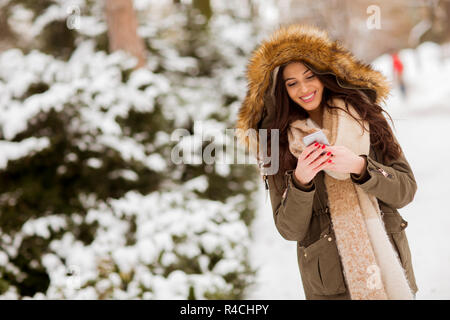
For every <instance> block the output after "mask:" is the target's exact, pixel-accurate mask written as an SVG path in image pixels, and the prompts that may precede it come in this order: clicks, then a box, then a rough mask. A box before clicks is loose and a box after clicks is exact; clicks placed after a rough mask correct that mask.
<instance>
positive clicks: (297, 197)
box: [237, 25, 418, 299]
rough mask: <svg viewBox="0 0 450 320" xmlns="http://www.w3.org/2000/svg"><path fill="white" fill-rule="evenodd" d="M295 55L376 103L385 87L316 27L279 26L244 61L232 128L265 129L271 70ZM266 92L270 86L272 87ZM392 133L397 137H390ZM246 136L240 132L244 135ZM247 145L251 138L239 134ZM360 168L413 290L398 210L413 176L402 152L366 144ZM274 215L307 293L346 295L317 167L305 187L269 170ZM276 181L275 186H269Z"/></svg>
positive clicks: (360, 180)
mask: <svg viewBox="0 0 450 320" xmlns="http://www.w3.org/2000/svg"><path fill="white" fill-rule="evenodd" d="M292 60H297V61H298V60H301V61H302V62H304V63H305V64H306V65H307V66H308V67H309V68H310V69H312V71H313V72H314V73H320V74H325V73H327V74H333V75H335V76H336V78H337V82H338V84H339V85H340V86H342V87H346V88H355V89H360V90H365V91H366V92H367V93H368V96H369V97H371V99H373V100H372V102H375V103H380V102H382V101H383V99H385V98H386V96H387V94H388V92H389V85H388V84H387V81H386V79H385V78H384V76H382V75H381V73H379V72H378V71H375V70H373V69H372V68H371V67H370V66H369V65H365V64H363V63H362V62H360V61H358V60H357V59H355V58H354V56H353V55H352V54H351V53H350V52H348V51H347V50H346V49H344V48H343V47H341V46H340V44H339V43H337V42H332V41H331V40H329V38H328V36H327V35H326V34H325V33H324V32H323V31H321V30H318V29H316V28H314V27H310V26H298V25H294V26H290V27H287V28H282V29H281V30H280V31H278V32H277V33H275V35H274V36H273V37H272V38H271V39H270V40H269V41H266V42H264V43H263V44H262V45H261V47H260V48H259V49H258V50H257V51H255V53H254V55H253V56H252V59H251V60H250V64H249V66H248V72H247V76H248V80H249V90H248V92H247V96H246V99H245V100H244V103H243V105H242V106H241V109H240V111H239V116H238V124H237V128H238V129H250V128H253V129H264V128H268V127H269V126H270V124H271V123H272V121H273V120H274V117H275V114H276V107H275V105H274V104H275V102H274V99H273V91H272V90H270V88H271V84H273V71H274V69H275V68H276V67H278V66H280V65H282V64H284V63H286V62H289V61H292ZM271 91H272V92H271ZM394 138H395V137H394ZM244 139H245V138H244ZM244 143H245V144H246V145H247V147H248V146H249V144H250V143H251V142H249V141H248V140H245V141H244ZM364 157H365V159H366V164H367V166H366V170H365V172H364V173H363V174H362V175H360V176H357V175H355V174H351V179H352V181H353V182H354V183H357V184H358V185H359V186H360V187H361V188H362V189H363V190H364V191H365V192H367V193H368V194H372V195H374V196H375V197H376V198H377V200H378V204H379V207H380V210H381V212H382V219H383V222H384V225H385V229H386V232H387V234H388V237H389V239H390V241H391V243H392V245H393V247H394V249H395V250H396V252H397V254H398V256H399V259H400V261H401V264H402V266H403V268H404V270H405V273H406V276H407V279H408V281H409V284H410V287H411V290H412V292H413V293H416V292H417V290H418V289H417V285H416V280H415V276H414V271H413V265H412V258H411V252H410V248H409V244H408V240H407V237H406V233H405V229H406V227H407V226H408V223H407V221H406V220H404V219H403V217H402V216H401V215H400V213H399V212H398V209H399V208H402V207H404V206H406V205H407V204H409V203H410V202H411V201H412V200H413V199H414V195H415V193H416V190H417V184H416V180H415V178H414V174H413V172H412V170H411V167H410V165H409V163H408V161H407V160H406V158H405V155H404V154H403V152H402V154H401V156H400V157H399V158H398V159H396V160H394V161H390V162H383V160H382V159H383V157H382V154H381V153H380V152H379V151H378V150H377V149H376V148H373V147H372V146H371V148H370V153H369V155H368V156H364ZM268 177H269V178H268V180H267V181H268V188H269V193H270V199H271V205H272V209H273V219H274V222H275V225H276V228H277V230H278V232H279V233H280V235H281V236H282V237H283V238H284V239H286V240H290V241H296V242H297V256H298V265H299V269H300V274H301V279H302V283H303V289H304V292H305V297H306V299H350V296H349V293H348V290H347V288H346V284H345V280H344V275H343V271H342V270H343V269H342V264H341V260H340V257H339V253H338V249H337V245H336V241H335V236H334V230H333V226H332V224H331V218H330V214H329V207H328V196H327V192H326V188H325V184H324V172H323V171H320V172H319V173H318V174H317V175H316V176H315V177H314V179H313V180H312V181H311V182H310V183H309V184H308V185H306V186H305V185H302V184H301V183H300V182H298V181H297V180H296V178H295V175H294V174H293V170H290V171H287V172H285V173H284V175H273V176H268ZM275 183H277V185H278V186H282V187H281V189H279V188H276V187H275Z"/></svg>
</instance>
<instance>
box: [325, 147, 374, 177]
mask: <svg viewBox="0 0 450 320" xmlns="http://www.w3.org/2000/svg"><path fill="white" fill-rule="evenodd" d="M324 150H326V151H327V152H331V153H332V154H333V157H332V159H331V160H332V162H331V163H330V164H329V165H328V167H327V170H330V171H335V172H343V173H355V174H358V175H361V174H362V173H363V172H364V170H365V168H366V161H365V160H364V158H363V157H361V156H359V155H357V154H355V153H354V152H353V151H351V150H350V149H348V148H347V147H344V146H325V149H324Z"/></svg>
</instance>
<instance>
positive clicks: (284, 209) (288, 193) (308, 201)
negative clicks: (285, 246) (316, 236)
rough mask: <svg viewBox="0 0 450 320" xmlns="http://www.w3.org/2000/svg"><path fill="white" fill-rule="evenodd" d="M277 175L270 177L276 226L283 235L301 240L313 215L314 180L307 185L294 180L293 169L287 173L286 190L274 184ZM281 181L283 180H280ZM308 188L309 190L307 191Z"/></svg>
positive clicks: (287, 238) (270, 191)
mask: <svg viewBox="0 0 450 320" xmlns="http://www.w3.org/2000/svg"><path fill="white" fill-rule="evenodd" d="M275 179H276V178H275V177H274V176H272V179H269V193H270V200H271V204H272V211H273V218H274V221H275V226H276V228H277V230H278V232H279V233H280V234H281V236H282V237H283V238H284V239H286V240H290V241H301V240H303V238H304V237H305V236H306V233H307V231H308V228H309V224H310V221H311V216H312V208H313V199H314V194H315V191H316V190H315V185H314V182H310V183H309V184H308V185H307V186H303V185H301V184H300V183H299V182H298V181H297V182H298V183H299V186H300V187H297V184H296V182H294V181H295V180H294V175H293V170H289V171H287V172H286V174H285V183H284V191H283V193H282V194H280V193H279V192H278V190H277V189H276V187H275V186H274V183H275ZM278 182H281V181H278ZM307 190H308V191H307Z"/></svg>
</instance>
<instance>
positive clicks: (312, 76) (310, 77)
mask: <svg viewBox="0 0 450 320" xmlns="http://www.w3.org/2000/svg"><path fill="white" fill-rule="evenodd" d="M314 77H315V75H314V74H313V75H311V76H309V77H308V78H306V79H312V78H314Z"/></svg>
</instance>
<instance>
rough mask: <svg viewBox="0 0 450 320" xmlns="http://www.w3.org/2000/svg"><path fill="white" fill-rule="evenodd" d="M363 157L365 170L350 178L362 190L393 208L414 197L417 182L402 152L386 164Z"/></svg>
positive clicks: (404, 204) (402, 205) (405, 203)
mask: <svg viewBox="0 0 450 320" xmlns="http://www.w3.org/2000/svg"><path fill="white" fill-rule="evenodd" d="M365 157H366V160H367V169H366V171H365V172H364V173H363V175H362V176H360V177H356V176H355V175H352V180H353V181H354V182H355V183H357V184H358V185H359V186H360V187H361V188H362V189H363V190H364V191H366V192H367V193H369V194H372V195H374V196H375V197H376V198H378V199H379V200H381V201H383V202H384V203H386V204H388V205H390V206H392V207H394V208H402V207H404V206H406V205H407V204H408V203H410V202H411V201H412V200H413V199H414V196H415V193H416V191H417V183H416V180H415V177H414V174H413V172H412V169H411V167H410V165H409V163H408V161H407V160H406V158H405V155H404V154H403V152H402V153H401V155H400V157H399V158H398V159H397V160H394V161H391V162H389V163H387V164H382V163H380V162H377V161H375V160H374V159H373V158H372V157H370V156H365Z"/></svg>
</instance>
